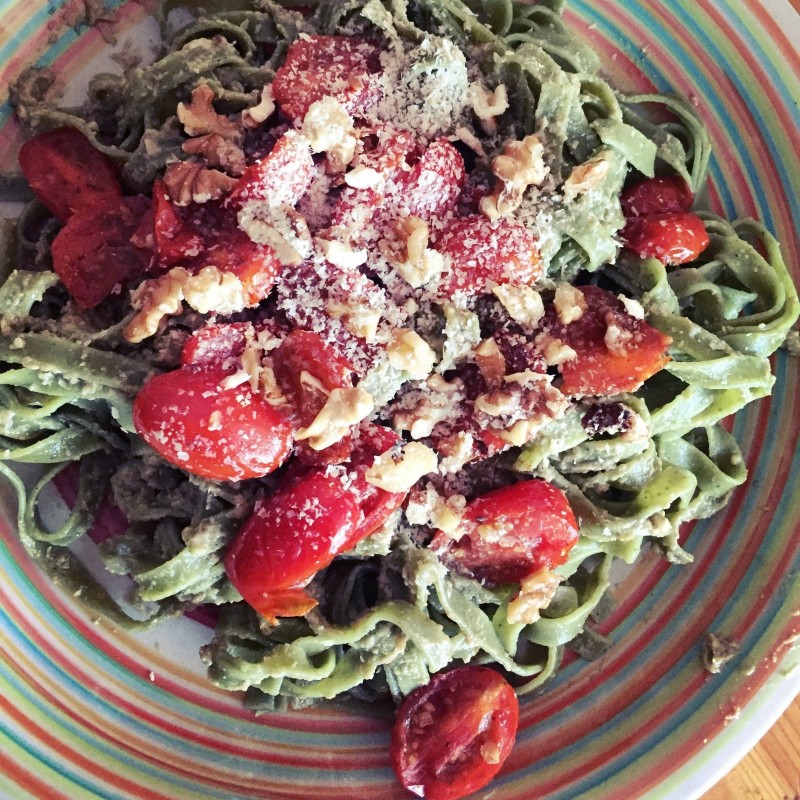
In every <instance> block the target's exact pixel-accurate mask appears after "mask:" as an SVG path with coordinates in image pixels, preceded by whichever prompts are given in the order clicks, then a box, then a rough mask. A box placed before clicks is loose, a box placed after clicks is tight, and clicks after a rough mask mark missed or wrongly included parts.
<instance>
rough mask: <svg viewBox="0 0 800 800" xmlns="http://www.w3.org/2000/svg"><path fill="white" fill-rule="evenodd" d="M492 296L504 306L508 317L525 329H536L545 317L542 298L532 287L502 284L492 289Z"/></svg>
mask: <svg viewBox="0 0 800 800" xmlns="http://www.w3.org/2000/svg"><path fill="white" fill-rule="evenodd" d="M492 294H493V295H494V296H495V297H496V298H497V299H498V300H499V301H500V303H501V304H502V305H503V308H505V310H506V311H507V312H508V316H509V317H511V319H513V320H514V322H516V323H518V324H519V325H522V327H523V328H528V329H533V328H535V327H536V326H537V325H538V324H539V322H540V320H541V319H542V317H543V316H544V303H543V302H542V296H541V295H540V294H539V292H537V291H536V290H535V289H533V288H532V287H530V286H522V285H520V286H518V285H517V284H514V283H501V284H498V285H497V286H493V287H492Z"/></svg>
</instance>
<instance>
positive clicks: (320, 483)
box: [225, 470, 361, 619]
mask: <svg viewBox="0 0 800 800" xmlns="http://www.w3.org/2000/svg"><path fill="white" fill-rule="evenodd" d="M360 515H361V510H360V509H359V506H358V502H357V500H356V497H355V495H354V494H353V493H352V492H351V491H350V490H349V489H348V488H346V487H345V485H344V483H343V482H342V479H341V478H339V477H335V476H330V475H327V474H326V473H325V472H324V471H322V470H315V471H313V472H310V473H308V474H307V475H306V476H305V477H304V478H302V479H301V480H299V481H297V482H294V483H292V484H291V485H290V486H288V487H285V488H283V489H279V490H278V491H277V492H276V493H275V494H274V495H272V496H271V497H267V498H265V499H264V500H261V501H260V502H259V503H258V504H257V505H256V508H255V510H254V511H253V513H252V514H251V515H250V517H249V518H248V519H247V521H246V522H245V523H244V525H243V526H242V527H241V529H240V530H239V533H238V534H237V536H236V539H235V540H234V542H233V544H232V545H231V547H230V549H229V550H228V552H227V554H226V556H225V569H226V570H227V572H228V576H229V577H230V579H231V581H232V583H233V585H234V586H235V587H236V589H237V590H238V591H239V593H240V594H241V595H242V597H243V598H244V599H245V600H246V601H247V602H248V603H249V604H250V605H251V606H252V607H253V608H254V609H255V610H256V611H258V612H259V613H260V614H263V615H264V616H265V617H267V618H268V619H274V618H275V617H277V616H297V615H298V614H303V613H306V612H307V611H308V610H310V609H311V608H313V607H314V606H315V605H316V602H315V601H314V600H313V599H311V598H310V597H308V595H306V594H305V592H303V591H302V587H303V586H305V585H306V584H307V583H308V581H309V580H310V579H311V578H312V577H313V576H314V575H315V574H316V573H317V572H318V571H319V570H321V569H323V568H324V567H326V566H328V564H330V562H331V561H333V558H334V556H336V555H337V554H339V553H341V552H343V551H344V550H347V549H349V548H350V547H352V546H353V545H354V544H355V534H356V531H357V525H358V520H359V517H360Z"/></svg>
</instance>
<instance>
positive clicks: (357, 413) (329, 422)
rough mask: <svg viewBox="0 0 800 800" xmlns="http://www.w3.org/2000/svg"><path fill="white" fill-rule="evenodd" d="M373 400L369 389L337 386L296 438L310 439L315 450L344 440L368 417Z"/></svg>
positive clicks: (309, 442) (309, 441) (371, 409)
mask: <svg viewBox="0 0 800 800" xmlns="http://www.w3.org/2000/svg"><path fill="white" fill-rule="evenodd" d="M374 405H375V404H374V403H373V402H372V397H371V395H370V394H369V392H365V391H364V390H363V389H359V388H357V387H356V388H345V389H334V390H333V391H332V392H331V393H330V396H329V397H328V399H327V401H326V403H325V405H324V406H323V407H322V410H321V411H320V412H319V413H318V414H317V416H316V417H315V418H314V420H313V421H312V422H311V424H310V425H309V426H308V427H306V428H300V430H298V431H297V433H296V434H295V439H297V440H299V441H302V440H305V439H307V440H308V444H309V446H310V447H311V449H312V450H324V449H325V448H326V447H330V446H331V445H332V444H336V442H338V441H340V440H341V439H343V438H344V437H345V436H346V435H347V433H348V432H349V430H350V428H351V427H352V426H353V425H357V424H358V423H359V422H361V421H362V420H363V419H365V418H366V417H368V416H369V415H370V414H371V413H372V411H373V409H374Z"/></svg>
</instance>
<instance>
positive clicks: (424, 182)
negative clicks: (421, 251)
mask: <svg viewBox="0 0 800 800" xmlns="http://www.w3.org/2000/svg"><path fill="white" fill-rule="evenodd" d="M465 177H466V169H465V167H464V159H463V157H462V156H461V153H459V152H458V150H456V148H455V147H453V145H452V144H450V142H448V141H447V139H436V140H435V141H433V142H431V144H430V146H429V147H428V149H427V150H426V151H425V152H424V153H423V154H422V157H421V158H420V160H419V161H418V162H417V163H416V164H415V165H414V167H413V169H412V170H411V172H410V174H409V175H408V177H407V178H405V179H404V180H403V181H402V182H401V184H400V187H399V191H400V193H399V197H398V201H399V202H398V205H399V209H400V211H401V213H402V214H403V216H405V215H412V216H415V217H420V218H421V219H424V220H425V221H428V220H430V219H431V218H432V217H434V216H443V215H444V214H446V213H447V212H448V211H452V210H453V209H454V208H455V205H456V202H457V201H458V198H459V195H460V194H461V189H462V187H463V185H464V179H465Z"/></svg>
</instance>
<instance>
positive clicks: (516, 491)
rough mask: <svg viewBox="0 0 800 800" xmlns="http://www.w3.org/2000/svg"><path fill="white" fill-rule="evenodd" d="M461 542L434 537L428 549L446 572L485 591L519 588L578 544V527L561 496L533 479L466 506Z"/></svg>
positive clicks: (564, 558) (560, 562) (479, 498)
mask: <svg viewBox="0 0 800 800" xmlns="http://www.w3.org/2000/svg"><path fill="white" fill-rule="evenodd" d="M461 530H462V531H463V533H462V535H461V538H459V539H458V540H455V539H453V538H450V537H449V536H447V535H446V534H444V533H442V532H441V531H439V532H438V533H437V534H436V535H435V536H434V538H433V540H432V541H431V544H430V547H431V549H432V550H434V551H435V552H436V553H437V555H438V556H439V558H440V559H441V560H442V561H443V562H444V563H445V564H446V565H447V566H448V567H449V568H450V569H453V570H456V571H458V572H461V573H463V574H466V575H469V576H470V577H473V578H476V579H477V580H479V581H482V582H483V583H485V584H487V585H488V586H498V585H500V584H503V583H518V582H519V581H521V580H522V579H523V578H524V577H526V576H527V575H531V574H532V573H534V572H536V571H537V570H538V569H541V568H543V567H546V568H548V569H551V568H553V567H557V566H559V565H561V564H563V563H564V562H565V561H566V560H567V558H568V557H569V553H570V550H571V549H572V548H573V547H574V545H575V543H576V542H577V541H578V523H577V521H576V520H575V515H574V514H573V513H572V509H571V508H570V505H569V501H568V500H567V497H566V495H565V494H564V492H562V491H561V489H559V488H558V487H556V486H553V485H552V484H551V483H548V482H547V481H543V480H539V479H538V478H533V479H531V480H527V481H521V482H520V483H515V484H513V485H511V486H505V487H503V488H501V489H494V490H492V491H491V492H487V493H486V494H482V495H480V496H479V497H476V498H475V499H474V500H471V501H470V502H469V503H467V507H466V510H465V512H464V514H463V516H462V523H461Z"/></svg>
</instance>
